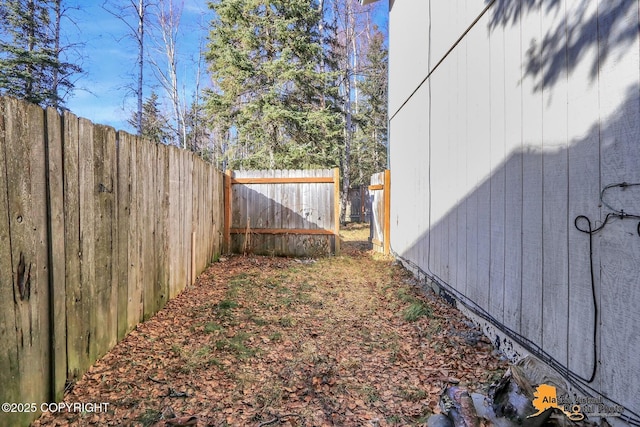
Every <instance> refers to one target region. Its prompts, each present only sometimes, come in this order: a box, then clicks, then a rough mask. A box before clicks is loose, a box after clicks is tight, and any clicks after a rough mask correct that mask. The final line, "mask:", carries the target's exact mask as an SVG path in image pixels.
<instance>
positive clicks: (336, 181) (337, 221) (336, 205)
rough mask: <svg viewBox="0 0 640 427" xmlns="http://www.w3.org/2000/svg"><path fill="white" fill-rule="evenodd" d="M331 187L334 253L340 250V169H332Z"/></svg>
mask: <svg viewBox="0 0 640 427" xmlns="http://www.w3.org/2000/svg"><path fill="white" fill-rule="evenodd" d="M333 189H334V191H333V192H334V196H333V200H334V207H333V208H334V216H335V225H334V227H335V231H334V233H335V242H336V243H335V247H336V255H338V253H339V252H340V169H339V168H335V169H333Z"/></svg>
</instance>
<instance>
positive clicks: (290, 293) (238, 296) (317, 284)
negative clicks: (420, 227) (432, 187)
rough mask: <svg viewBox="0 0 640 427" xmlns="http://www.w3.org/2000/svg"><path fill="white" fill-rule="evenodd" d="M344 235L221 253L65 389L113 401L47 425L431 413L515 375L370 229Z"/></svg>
mask: <svg viewBox="0 0 640 427" xmlns="http://www.w3.org/2000/svg"><path fill="white" fill-rule="evenodd" d="M342 236H343V238H344V243H343V252H342V253H341V254H340V255H339V256H335V257H333V256H332V257H325V258H319V259H287V258H272V257H258V256H229V257H225V258H221V259H220V261H219V262H216V263H214V264H213V265H212V266H211V267H210V268H209V269H208V270H207V271H206V272H205V273H204V274H202V275H201V277H200V278H199V279H198V281H197V283H196V284H195V285H194V286H192V287H190V288H188V289H186V290H185V291H184V292H183V293H182V294H180V295H179V296H178V297H176V298H175V299H174V300H172V301H170V302H169V303H168V304H167V305H166V307H165V308H164V309H163V310H161V311H160V312H159V313H158V314H157V315H156V316H154V317H153V318H151V319H150V320H148V321H147V322H145V323H143V324H140V325H139V326H138V327H137V328H136V329H135V330H134V331H133V332H131V334H129V335H128V336H127V337H126V338H125V339H124V340H123V341H122V342H121V343H119V344H118V345H117V346H116V347H115V348H114V349H113V350H112V351H111V352H110V353H108V354H107V355H105V356H104V357H103V358H102V359H101V360H99V361H98V362H97V363H96V364H95V365H94V366H93V367H92V368H91V369H90V370H89V371H88V372H87V373H86V374H85V375H84V376H83V377H82V378H81V379H80V380H79V381H77V382H76V383H75V384H73V387H72V388H71V390H70V391H68V392H67V393H66V395H65V398H64V401H65V402H80V403H84V404H87V403H108V405H102V408H106V410H105V411H101V412H89V411H85V412H65V411H61V412H58V413H51V412H48V413H45V414H44V415H43V416H42V417H41V418H40V419H38V420H37V421H35V423H34V424H33V425H34V426H66V425H80V426H94V425H95V426H98V425H99V426H105V425H110V426H116V425H117V426H120V425H129V426H165V425H197V426H260V427H262V426H267V425H271V426H332V425H335V426H391V425H394V426H396V425H423V424H424V423H425V422H426V419H427V418H428V416H429V415H430V414H432V413H433V412H437V411H438V410H437V403H438V399H439V395H440V393H441V391H442V389H443V387H444V386H446V385H448V384H451V383H460V384H461V385H465V386H467V387H469V388H471V389H483V388H486V387H487V386H488V385H489V384H490V383H491V382H492V381H493V380H495V379H497V378H499V377H500V376H501V375H502V373H503V372H504V369H505V368H506V363H505V362H502V361H500V360H498V359H497V357H496V356H495V355H494V354H493V352H492V350H493V349H492V347H491V345H490V344H489V342H488V341H487V340H486V339H485V338H482V337H481V335H480V334H479V332H478V331H475V330H472V329H470V328H469V326H468V324H467V321H465V319H464V317H463V316H462V315H461V314H460V313H459V312H458V311H457V310H456V309H455V308H453V307H451V306H449V305H447V304H446V302H444V301H443V300H441V299H439V298H437V297H435V296H433V295H430V294H428V293H426V294H425V293H424V292H421V291H420V290H419V289H417V288H416V287H415V282H414V281H413V279H412V277H411V275H410V274H409V273H407V272H406V271H405V270H403V269H402V268H401V267H400V266H399V265H397V263H394V262H393V260H392V259H390V258H385V257H383V256H381V255H379V254H375V253H373V252H371V251H369V250H368V244H367V242H366V239H367V236H368V228H366V227H365V226H350V227H347V228H346V229H345V230H343V231H342Z"/></svg>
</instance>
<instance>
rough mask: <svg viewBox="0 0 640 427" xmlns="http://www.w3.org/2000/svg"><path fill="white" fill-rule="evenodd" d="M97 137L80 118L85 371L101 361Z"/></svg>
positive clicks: (85, 121) (88, 123)
mask: <svg viewBox="0 0 640 427" xmlns="http://www.w3.org/2000/svg"><path fill="white" fill-rule="evenodd" d="M93 140H94V134H93V123H91V122H90V121H89V120H86V119H83V118H80V119H79V120H78V141H79V142H78V147H79V151H78V162H79V170H78V181H79V191H80V193H79V194H80V288H81V298H82V313H81V315H82V320H83V324H82V341H83V344H84V346H83V347H82V348H80V349H77V350H78V351H83V352H86V353H87V355H86V356H87V358H86V359H85V360H84V365H83V366H81V367H80V368H81V370H82V372H85V371H86V370H87V369H88V368H89V366H91V364H92V363H93V362H95V361H96V360H97V359H98V353H97V347H96V346H95V340H96V330H97V328H98V325H97V319H96V314H97V311H96V310H95V307H96V306H97V305H98V304H97V300H96V256H95V249H96V246H95V240H96V238H95V236H96V233H95V217H96V208H95V207H96V188H97V184H98V183H97V182H95V178H94V167H95V165H94V160H93V159H94V146H93Z"/></svg>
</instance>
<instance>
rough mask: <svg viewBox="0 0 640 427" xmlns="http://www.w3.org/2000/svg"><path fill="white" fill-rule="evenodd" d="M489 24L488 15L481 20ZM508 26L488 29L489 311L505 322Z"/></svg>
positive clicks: (483, 24)
mask: <svg viewBox="0 0 640 427" xmlns="http://www.w3.org/2000/svg"><path fill="white" fill-rule="evenodd" d="M481 23H482V26H483V27H485V26H487V25H488V24H487V22H486V18H485V19H483V20H482V21H481ZM504 32H505V29H504V27H498V28H495V29H494V30H493V31H492V32H491V33H489V37H490V38H489V42H490V48H491V52H490V57H489V60H490V63H489V65H490V73H489V75H490V76H491V77H490V89H491V94H490V109H489V111H490V114H491V118H490V124H491V152H490V157H491V168H490V169H491V178H490V200H491V202H490V208H489V210H490V239H491V241H490V252H489V306H488V311H489V313H491V315H492V316H493V317H495V318H496V319H497V320H498V321H500V322H504V292H505V287H504V276H505V227H504V225H505V203H506V200H505V186H506V183H505V180H506V173H505V171H506V168H505V158H506V156H505V145H506V143H505V126H506V123H505V112H506V107H505V84H506V75H505V34H504Z"/></svg>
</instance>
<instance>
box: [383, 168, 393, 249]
mask: <svg viewBox="0 0 640 427" xmlns="http://www.w3.org/2000/svg"><path fill="white" fill-rule="evenodd" d="M390 234H391V171H390V170H389V169H386V170H385V171H384V237H383V239H384V254H385V255H388V254H389V252H390V249H391V245H390V242H389V236H390Z"/></svg>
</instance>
